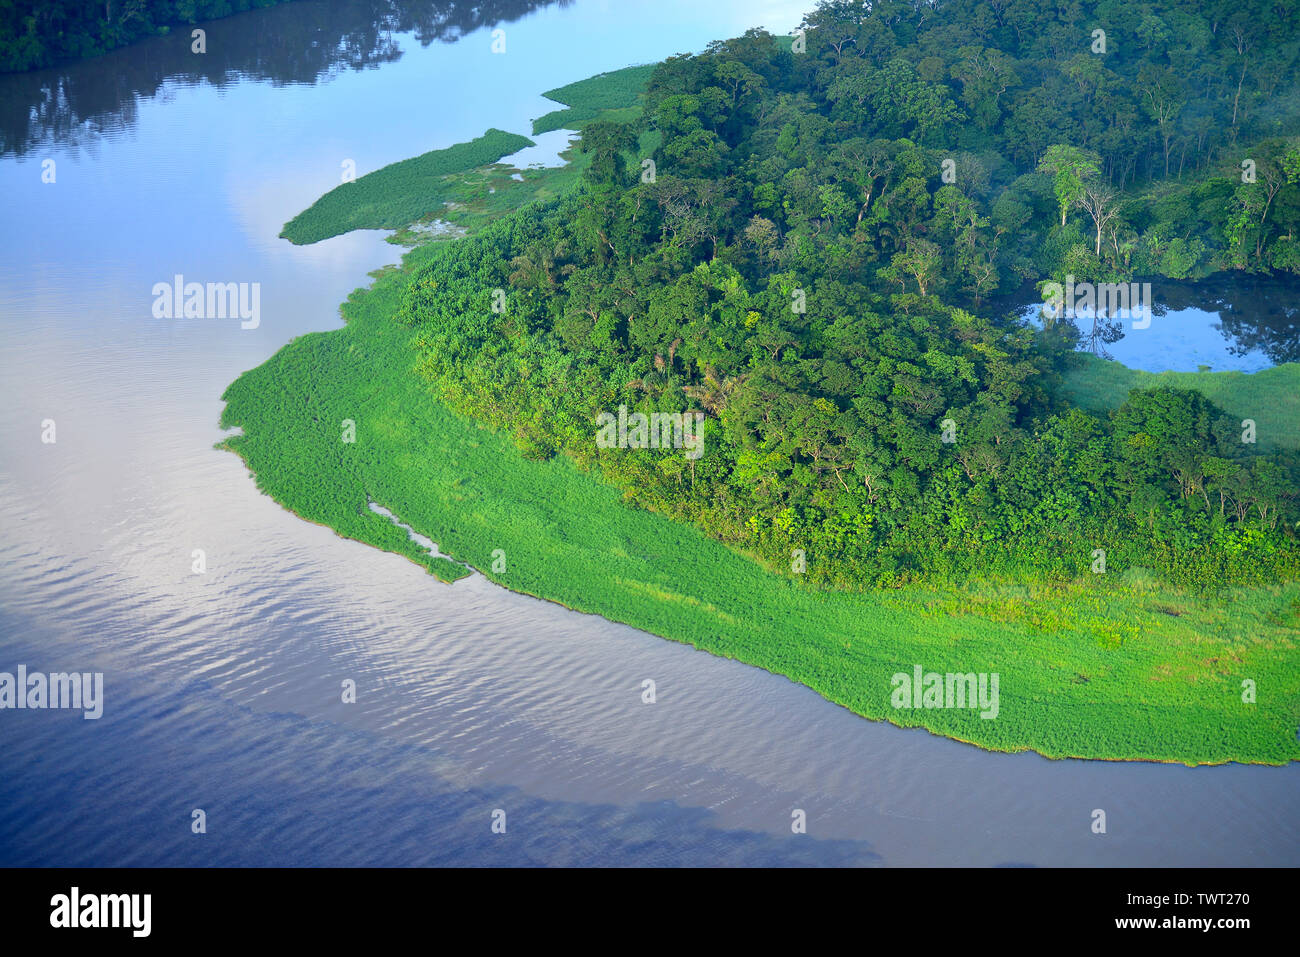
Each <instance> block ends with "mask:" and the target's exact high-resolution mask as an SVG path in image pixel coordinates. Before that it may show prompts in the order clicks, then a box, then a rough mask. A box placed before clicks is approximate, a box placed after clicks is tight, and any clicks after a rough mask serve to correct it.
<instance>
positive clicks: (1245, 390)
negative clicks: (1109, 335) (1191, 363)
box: [1061, 352, 1300, 450]
mask: <svg viewBox="0 0 1300 957" xmlns="http://www.w3.org/2000/svg"><path fill="white" fill-rule="evenodd" d="M1076 361H1077V363H1078V365H1077V367H1076V368H1074V369H1072V370H1071V371H1070V372H1068V373H1067V374H1066V376H1065V381H1064V383H1063V387H1062V390H1061V392H1062V395H1063V396H1065V398H1066V399H1067V400H1068V401H1069V402H1071V403H1072V404H1074V405H1077V406H1079V407H1080V408H1083V409H1087V410H1088V411H1089V412H1094V413H1099V414H1105V413H1108V412H1110V411H1112V410H1113V409H1118V408H1119V407H1120V405H1122V404H1123V402H1124V400H1125V399H1126V398H1127V397H1128V394H1129V393H1130V392H1131V391H1133V390H1134V389H1144V390H1146V389H1156V388H1160V387H1162V386H1163V387H1168V388H1174V389H1195V390H1196V391H1198V392H1200V393H1201V394H1202V395H1204V396H1205V397H1206V398H1207V399H1209V400H1210V401H1211V402H1213V403H1214V404H1216V405H1218V406H1220V407H1221V408H1222V409H1224V411H1226V412H1227V413H1228V414H1229V415H1230V416H1232V418H1233V419H1235V420H1237V421H1238V422H1240V421H1241V420H1242V419H1247V418H1251V419H1254V420H1255V424H1256V428H1257V435H1258V438H1257V441H1258V442H1259V445H1260V446H1262V447H1263V448H1266V449H1293V450H1294V449H1300V363H1296V362H1288V363H1286V364H1285V365H1280V366H1274V367H1273V368H1271V369H1264V370H1262V371H1260V372H1251V373H1244V372H1145V371H1143V370H1141V369H1130V368H1128V366H1125V365H1121V364H1120V363H1118V362H1108V361H1107V360H1105V359H1100V358H1098V357H1097V356H1094V355H1090V354H1089V353H1086V352H1084V353H1079V354H1078V356H1077V359H1076Z"/></svg>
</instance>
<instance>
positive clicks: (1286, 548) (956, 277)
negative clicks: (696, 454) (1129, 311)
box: [402, 0, 1300, 587]
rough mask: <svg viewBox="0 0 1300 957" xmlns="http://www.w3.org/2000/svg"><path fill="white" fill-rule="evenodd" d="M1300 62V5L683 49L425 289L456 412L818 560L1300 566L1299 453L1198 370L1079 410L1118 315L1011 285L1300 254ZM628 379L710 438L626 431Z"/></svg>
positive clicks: (417, 317) (832, 565)
mask: <svg viewBox="0 0 1300 957" xmlns="http://www.w3.org/2000/svg"><path fill="white" fill-rule="evenodd" d="M1098 31H1104V34H1103V33H1100V32H1098ZM1298 53H1300V13H1298V12H1297V6H1296V4H1294V3H1273V2H1263V0H1247V2H1241V0H1232V2H1223V3H1187V2H1179V0H1159V2H1152V3H1142V4H1132V3H1128V2H1115V0H1107V2H1101V3H1086V2H1073V3H1060V4H1054V5H1051V6H1045V5H1041V4H1039V3H1035V2H1014V0H1013V2H996V0H995V2H987V0H948V2H934V3H914V2H908V3H901V2H883V0H882V2H877V3H874V4H872V5H870V7H869V8H867V7H864V6H863V5H862V4H860V3H847V2H824V3H822V4H821V5H820V6H819V7H818V8H817V9H816V10H815V11H814V12H813V13H811V14H810V15H809V16H808V17H807V18H806V20H805V23H804V29H803V31H801V33H800V34H798V35H796V37H795V38H794V39H793V41H792V40H791V38H784V37H783V38H777V37H773V36H771V35H769V34H767V33H765V32H763V31H761V30H753V31H750V32H748V33H746V34H745V35H744V36H743V37H740V38H737V39H733V40H729V41H725V42H718V43H715V44H712V45H711V46H710V47H709V48H708V49H707V51H705V52H703V53H701V54H699V55H687V56H679V57H675V58H672V59H670V60H668V61H666V62H665V63H664V64H662V65H660V66H659V67H658V68H657V69H656V70H655V71H654V73H653V75H652V76H651V78H650V80H649V83H648V86H647V88H646V92H645V96H644V110H643V112H642V113H641V114H640V117H639V119H637V120H635V121H633V122H630V123H611V122H596V123H592V124H589V125H587V126H586V127H584V129H583V134H582V140H581V143H580V147H579V148H580V149H581V150H582V151H583V153H584V154H585V158H586V160H587V162H588V164H589V165H588V166H587V168H586V171H585V173H584V181H583V183H582V185H581V188H580V189H578V190H576V191H574V192H573V193H570V194H569V195H568V196H566V197H564V198H561V199H559V200H556V201H553V202H551V203H547V204H540V205H537V206H534V207H530V208H527V209H524V210H521V211H520V212H519V213H516V214H513V215H511V216H510V217H508V218H506V219H504V220H502V221H500V222H498V223H496V224H494V225H493V226H492V227H490V228H488V229H487V230H486V231H484V232H483V233H481V234H479V235H477V236H475V237H472V238H470V239H467V240H464V241H461V242H458V243H455V244H452V245H451V246H450V247H449V248H448V249H446V250H445V252H444V254H442V255H440V256H438V257H436V258H435V260H434V261H433V262H432V263H431V264H430V265H429V266H427V267H426V268H425V269H424V271H423V273H422V274H421V275H420V276H419V277H418V278H417V280H416V281H415V282H413V283H412V285H411V287H410V289H409V290H408V292H407V294H406V297H405V301H404V304H403V308H402V317H403V319H404V321H406V322H408V323H410V324H412V325H413V326H414V327H415V329H416V342H417V345H418V351H419V368H420V369H421V371H422V373H423V375H425V376H426V377H427V379H428V380H429V382H430V383H432V385H433V387H434V389H435V392H436V394H438V395H439V396H440V397H441V398H442V399H444V400H445V401H447V402H449V403H450V404H451V405H452V406H453V407H454V408H456V409H458V410H460V411H462V412H465V413H468V414H470V415H473V416H475V417H478V418H480V419H485V420H487V421H489V422H491V423H492V424H494V425H496V426H498V427H501V428H505V429H508V430H510V432H511V433H512V434H513V435H514V437H515V439H516V441H517V443H518V444H519V445H520V446H521V447H522V448H523V449H525V450H526V451H527V452H528V453H529V454H532V455H535V456H539V457H545V456H550V455H553V454H556V453H563V454H566V455H568V456H570V457H572V458H573V459H574V460H576V461H577V462H578V463H580V464H582V465H583V466H585V467H590V468H596V469H598V470H599V471H600V473H601V474H602V475H603V476H604V478H605V479H606V480H607V481H609V482H611V483H613V484H614V485H616V486H617V487H619V488H621V489H622V490H623V491H624V493H625V495H626V497H627V498H628V499H629V500H630V501H632V502H635V503H637V504H639V505H641V506H643V507H647V508H650V509H654V510H657V511H660V512H663V513H666V514H668V515H671V516H674V517H676V518H679V519H682V520H687V521H690V522H693V523H695V524H697V525H698V526H700V527H701V528H703V529H705V530H707V531H708V532H709V533H710V534H712V535H715V536H717V537H719V538H720V539H721V540H723V541H726V542H728V543H730V544H732V545H733V546H735V547H737V548H739V549H741V550H743V551H746V552H748V553H751V554H754V555H757V556H759V557H760V558H761V559H762V560H763V561H764V562H765V563H767V564H769V565H770V566H772V567H776V568H784V569H785V570H786V571H787V572H794V573H803V574H804V575H805V576H806V579H805V580H812V581H817V582H823V583H830V584H836V585H844V586H859V587H860V586H872V585H879V584H896V583H899V582H902V581H906V580H912V579H917V578H924V577H929V576H945V575H968V574H973V573H997V572H1003V571H1005V572H1007V573H1013V574H1020V575H1023V574H1034V575H1047V576H1052V575H1066V576H1076V575H1079V574H1084V573H1087V572H1088V571H1089V569H1091V570H1092V571H1094V572H1096V571H1099V570H1100V569H1101V568H1104V567H1105V562H1106V561H1109V562H1110V563H1111V567H1112V568H1113V567H1115V566H1116V564H1117V563H1119V564H1120V567H1123V566H1126V565H1127V566H1134V565H1142V566H1146V567H1151V566H1155V567H1157V568H1158V569H1159V570H1160V571H1161V572H1162V573H1163V574H1165V575H1167V576H1169V577H1170V578H1171V579H1172V580H1175V581H1179V582H1184V583H1189V584H1216V583H1223V582H1227V581H1246V580H1265V581H1267V580H1273V579H1276V578H1277V577H1284V578H1293V577H1294V576H1295V574H1296V572H1297V570H1300V546H1298V544H1297V535H1296V532H1297V519H1298V518H1300V510H1298V507H1297V506H1298V502H1297V494H1296V493H1297V486H1298V485H1300V461H1298V460H1297V456H1296V455H1295V454H1294V453H1293V452H1281V451H1276V450H1274V451H1264V449H1263V447H1262V446H1261V445H1260V444H1258V443H1255V442H1254V438H1255V437H1254V436H1253V435H1250V434H1249V431H1248V429H1249V426H1248V424H1244V423H1243V422H1242V421H1241V420H1240V419H1239V418H1237V417H1230V416H1228V415H1226V414H1225V413H1224V412H1222V411H1221V410H1220V409H1218V408H1216V407H1215V406H1214V405H1213V404H1211V403H1210V402H1209V401H1208V400H1206V399H1205V398H1204V397H1203V396H1202V395H1201V394H1200V393H1198V392H1195V391H1190V390H1179V389H1170V388H1162V389H1158V390H1151V391H1145V392H1139V391H1135V392H1133V393H1132V394H1131V395H1130V396H1129V398H1128V401H1127V402H1125V403H1124V404H1123V405H1122V407H1120V408H1119V409H1118V410H1117V411H1116V412H1114V414H1112V415H1111V416H1109V417H1106V416H1096V415H1092V414H1088V413H1086V412H1084V411H1082V410H1080V409H1077V408H1070V407H1068V406H1067V405H1066V404H1065V403H1064V401H1063V400H1062V399H1061V398H1060V397H1059V395H1058V388H1057V386H1058V384H1059V381H1060V377H1061V375H1062V373H1063V372H1064V371H1065V370H1067V369H1068V368H1069V365H1070V363H1071V362H1072V361H1074V359H1075V353H1074V349H1075V347H1076V346H1077V345H1078V343H1079V341H1080V339H1081V338H1084V339H1087V338H1088V337H1093V338H1096V337H1098V336H1101V337H1103V338H1104V337H1105V336H1106V335H1108V334H1109V333H1110V328H1109V327H1110V325H1111V324H1112V323H1113V322H1114V321H1116V320H1114V319H1111V320H1107V319H1105V318H1103V319H1101V320H1096V321H1094V320H1080V321H1079V322H1078V323H1076V322H1074V321H1071V320H1070V319H1069V318H1068V317H1065V318H1062V319H1060V320H1059V321H1048V322H1047V323H1046V324H1045V325H1044V327H1043V328H1042V329H1036V328H1033V327H1030V326H1028V325H1025V324H1023V323H1019V322H1015V321H1011V320H1010V319H1008V318H1005V317H999V316H997V315H995V314H992V312H991V310H989V309H988V308H987V306H988V301H989V298H990V297H992V296H994V295H996V294H998V293H1003V292H1007V291H1010V290H1013V289H1016V288H1018V287H1022V286H1023V285H1024V284H1026V283H1028V282H1039V283H1041V282H1044V281H1048V280H1051V279H1053V278H1056V279H1059V280H1064V278H1065V277H1066V276H1067V275H1071V276H1073V277H1074V278H1075V281H1076V282H1087V281H1092V282H1107V281H1118V280H1127V279H1129V278H1131V277H1134V276H1147V277H1153V278H1155V279H1157V281H1158V278H1159V277H1161V276H1168V277H1174V278H1183V277H1189V276H1190V277H1199V276H1205V275H1208V274H1210V273H1213V272H1217V271H1223V270H1246V271H1255V272H1266V271H1270V270H1273V271H1292V272H1297V271H1300V247H1298V246H1297V239H1296V230H1297V227H1298V226H1300V139H1297V138H1296V133H1297V132H1298V130H1297V117H1300V111H1298V110H1297V109H1296V107H1297V101H1296V86H1295V82H1294V78H1295V76H1296V75H1297V54H1298ZM1247 160H1249V161H1250V163H1249V164H1248V165H1249V169H1250V170H1251V172H1250V173H1247V169H1248V166H1247V165H1246V162H1245V161H1247ZM1080 324H1082V325H1084V326H1087V328H1080ZM1130 334H1133V335H1140V332H1136V331H1135V332H1132V333H1130ZM620 405H626V406H627V407H628V408H629V409H630V410H633V411H640V412H643V413H650V412H654V411H659V412H665V413H681V412H687V411H694V412H700V413H702V414H703V415H704V416H705V419H704V445H703V455H702V456H701V457H700V458H698V460H696V459H695V458H693V457H692V456H688V455H686V454H684V453H683V452H681V451H674V450H663V449H654V448H644V449H637V448H600V447H598V445H597V442H596V441H595V436H596V431H597V428H596V424H595V423H596V420H597V416H598V415H600V414H601V413H606V412H608V413H614V412H616V410H617V409H618V407H619V406H620ZM1103 552H1104V553H1105V554H1104V555H1103V554H1102V553H1103ZM1099 562H1100V563H1101V564H1100V567H1099V564H1098V563H1099Z"/></svg>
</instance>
